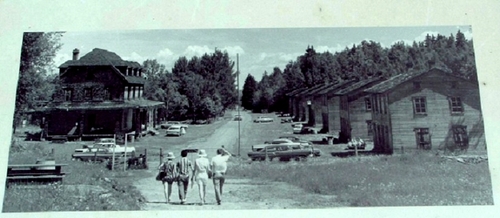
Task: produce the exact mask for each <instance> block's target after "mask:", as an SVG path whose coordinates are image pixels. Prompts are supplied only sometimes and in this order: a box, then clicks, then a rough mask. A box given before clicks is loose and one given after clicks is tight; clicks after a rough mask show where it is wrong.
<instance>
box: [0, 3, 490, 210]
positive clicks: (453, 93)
mask: <svg viewBox="0 0 500 218" xmlns="http://www.w3.org/2000/svg"><path fill="white" fill-rule="evenodd" d="M320 11H321V8H320ZM204 15H205V16H207V15H206V14H204ZM194 16H195V15H193V17H194ZM105 17H106V16H105ZM193 17H191V19H192V20H193V19H194V18H193ZM108 19H109V16H108ZM475 33H476V29H475V26H474V25H473V24H472V23H464V22H463V21H460V22H458V21H457V22H456V23H454V24H453V23H451V24H449V23H448V24H446V25H398V26H396V25H392V26H391V25H388V26H379V25H371V26H339V27H337V26H330V27H329V26H321V27H318V26H311V27H300V26H299V27H287V26H283V27H241V28H235V27H212V28H205V27H199V28H182V27H181V28H168V27H163V28H147V27H144V28H142V27H141V26H138V27H136V28H119V29H102V30H89V29H81V30H80V29H75V28H67V29H61V28H45V29H36V28H34V29H24V30H23V31H21V32H19V33H18V34H17V35H16V36H17V38H16V40H17V41H18V45H20V46H19V47H17V50H15V51H14V53H15V54H16V55H17V57H16V58H17V60H19V61H18V62H16V63H15V65H16V67H15V68H16V69H18V72H8V73H7V72H5V73H6V74H13V75H16V79H15V88H14V93H12V97H11V98H12V105H11V107H12V108H14V109H13V111H12V113H8V114H7V113H5V112H3V113H2V114H3V116H9V119H10V120H9V121H11V122H10V123H4V122H3V123H2V124H3V126H4V128H3V129H2V130H4V131H3V132H4V133H7V134H6V135H7V136H8V137H10V139H9V140H7V141H9V144H8V145H7V144H6V146H7V147H8V149H5V150H6V152H7V153H6V154H5V156H6V159H5V164H4V165H2V166H0V167H2V168H3V170H5V171H4V172H5V178H4V180H2V181H4V182H5V184H4V187H5V188H4V190H3V196H2V213H3V214H12V213H32V212H34V213H38V212H87V213H92V212H99V213H100V212H110V211H130V212H153V211H155V212H165V211H177V212H179V211H180V212H190V211H191V212H192V211H226V212H227V211H236V212H238V211H261V210H265V211H268V210H271V211H272V210H279V211H287V210H288V211H290V210H291V211H293V210H302V211H303V210H311V211H318V210H324V209H333V210H335V209H346V208H348V209H373V208H394V207H402V208H424V209H425V208H434V207H438V208H450V209H452V208H457V207H459V206H460V207H463V206H475V207H493V206H494V205H495V203H494V196H495V194H494V187H495V185H494V181H495V178H494V176H493V175H494V174H495V173H494V171H492V169H497V168H496V167H495V166H492V162H491V161H492V158H491V154H492V151H491V148H492V147H494V146H496V144H495V143H494V142H493V143H492V141H491V140H487V137H491V136H490V135H488V134H487V133H486V132H487V131H486V127H487V126H488V125H486V124H485V123H486V122H487V121H488V120H489V118H490V117H488V116H486V114H485V112H484V111H485V108H486V106H485V102H484V98H485V97H484V96H485V92H484V90H485V88H484V87H486V86H487V85H489V81H488V80H484V79H481V76H482V71H481V68H480V67H479V66H478V63H479V62H480V61H479V59H478V57H479V56H480V55H478V53H477V52H476V51H477V50H478V47H479V48H484V47H485V44H484V43H483V42H482V41H478V39H476V38H475V36H476V35H475ZM483 55H484V54H483ZM489 87H491V85H490V86H489ZM2 95H4V94H2ZM490 95H491V94H490ZM6 99H7V98H6ZM490 105H491V104H490ZM489 110H492V109H491V108H490V109H489ZM493 110H494V109H493ZM489 132H491V131H489ZM493 152H495V150H493ZM461 210H462V211H463V210H464V209H461ZM326 214H330V215H331V213H329V212H328V213H326ZM326 214H325V215H326ZM400 215H401V214H400Z"/></svg>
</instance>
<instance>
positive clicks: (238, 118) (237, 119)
mask: <svg viewBox="0 0 500 218" xmlns="http://www.w3.org/2000/svg"><path fill="white" fill-rule="evenodd" d="M233 120H234V121H241V120H243V118H241V115H235V116H234V119H233Z"/></svg>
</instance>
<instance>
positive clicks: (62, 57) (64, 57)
mask: <svg viewBox="0 0 500 218" xmlns="http://www.w3.org/2000/svg"><path fill="white" fill-rule="evenodd" d="M71 59H73V56H70V55H68V54H66V53H58V54H56V56H55V57H54V64H55V65H56V67H59V66H61V64H63V63H64V62H66V61H69V60H71Z"/></svg>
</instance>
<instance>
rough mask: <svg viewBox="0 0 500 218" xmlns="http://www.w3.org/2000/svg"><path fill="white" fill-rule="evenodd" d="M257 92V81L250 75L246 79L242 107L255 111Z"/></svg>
mask: <svg viewBox="0 0 500 218" xmlns="http://www.w3.org/2000/svg"><path fill="white" fill-rule="evenodd" d="M256 91H257V81H255V79H254V77H253V76H252V75H251V74H248V76H247V78H246V79H245V84H243V90H242V94H241V106H242V107H243V108H245V109H247V110H253V104H254V102H253V101H254V95H255V92H256Z"/></svg>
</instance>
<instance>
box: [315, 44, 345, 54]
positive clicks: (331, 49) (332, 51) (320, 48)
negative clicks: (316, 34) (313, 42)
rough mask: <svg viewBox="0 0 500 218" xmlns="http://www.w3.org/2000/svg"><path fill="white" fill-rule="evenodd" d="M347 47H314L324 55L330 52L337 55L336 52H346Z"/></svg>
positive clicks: (338, 45)
mask: <svg viewBox="0 0 500 218" xmlns="http://www.w3.org/2000/svg"><path fill="white" fill-rule="evenodd" d="M344 48H345V46H341V45H340V44H337V45H335V46H334V47H329V46H326V45H320V46H316V47H314V50H316V52H318V53H324V52H327V51H328V52H330V53H335V52H341V51H342V50H344Z"/></svg>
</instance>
